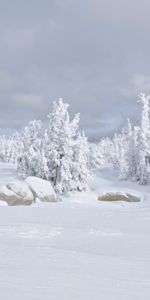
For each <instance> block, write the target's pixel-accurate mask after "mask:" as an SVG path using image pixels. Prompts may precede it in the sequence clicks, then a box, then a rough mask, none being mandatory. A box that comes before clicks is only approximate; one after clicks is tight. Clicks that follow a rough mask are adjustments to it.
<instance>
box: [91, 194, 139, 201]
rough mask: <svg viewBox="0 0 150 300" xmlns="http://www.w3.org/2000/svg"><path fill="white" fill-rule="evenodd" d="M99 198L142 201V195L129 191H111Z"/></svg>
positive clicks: (100, 199)
mask: <svg viewBox="0 0 150 300" xmlns="http://www.w3.org/2000/svg"><path fill="white" fill-rule="evenodd" d="M97 200H99V201H107V202H109V201H126V202H140V201H141V199H140V197H137V196H136V195H132V194H129V193H120V192H116V193H114V192H109V193H106V194H104V195H101V196H98V198H97Z"/></svg>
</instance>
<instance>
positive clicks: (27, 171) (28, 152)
mask: <svg viewBox="0 0 150 300" xmlns="http://www.w3.org/2000/svg"><path fill="white" fill-rule="evenodd" d="M21 145H22V150H21V153H20V155H19V157H18V161H17V170H18V173H19V174H20V175H22V176H29V175H33V176H37V173H38V170H39V164H40V160H39V155H38V153H39V151H41V147H42V122H41V121H39V120H34V121H31V122H29V124H28V126H26V127H25V129H24V131H23V133H22V135H21Z"/></svg>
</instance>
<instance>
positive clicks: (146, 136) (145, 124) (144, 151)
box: [137, 94, 150, 184]
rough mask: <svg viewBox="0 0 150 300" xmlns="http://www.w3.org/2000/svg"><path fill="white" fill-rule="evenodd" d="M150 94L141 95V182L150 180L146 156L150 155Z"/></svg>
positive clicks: (139, 172)
mask: <svg viewBox="0 0 150 300" xmlns="http://www.w3.org/2000/svg"><path fill="white" fill-rule="evenodd" d="M149 99H150V97H149V96H146V95H145V94H140V95H139V102H140V103H141V105H142V111H141V124H140V131H139V146H138V157H137V160H138V164H137V179H138V180H139V182H140V184H146V183H147V182H148V171H147V166H146V160H145V159H146V156H147V155H150V148H149V141H150V119H149Z"/></svg>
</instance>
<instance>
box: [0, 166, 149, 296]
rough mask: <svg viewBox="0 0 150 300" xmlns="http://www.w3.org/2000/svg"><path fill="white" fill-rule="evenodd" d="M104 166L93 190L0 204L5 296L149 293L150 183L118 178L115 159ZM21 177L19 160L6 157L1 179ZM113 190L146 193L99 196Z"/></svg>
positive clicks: (0, 283) (0, 286)
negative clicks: (133, 197) (117, 198)
mask: <svg viewBox="0 0 150 300" xmlns="http://www.w3.org/2000/svg"><path fill="white" fill-rule="evenodd" d="M100 172H101V176H99V174H98V176H95V177H93V178H92V179H91V180H90V183H89V185H90V190H91V191H90V192H83V193H75V194H73V195H72V196H70V197H69V196H68V197H62V201H61V202H57V203H42V202H38V203H36V204H34V205H32V206H14V207H5V206H4V207H3V206H1V207H0V249H1V251H0V298H1V299H3V300H10V299H15V300H20V299H22V300H26V299H30V300H32V299H39V300H46V299H52V300H55V299H56V300H59V299H61V300H70V299H71V300H83V299H86V300H91V299H94V300H99V299H105V300H106V299H107V300H109V299H115V300H120V299H124V300H133V299H137V300H141V299H143V300H148V299H149V294H150V238H149V236H150V235H149V228H150V200H149V194H150V186H147V187H145V186H140V185H138V184H137V183H131V182H127V181H126V182H125V181H124V182H119V181H118V180H117V179H116V174H115V171H113V170H112V169H111V168H110V166H106V167H102V169H101V171H100ZM16 177H17V174H16V171H15V168H14V166H13V165H11V164H7V163H1V165H0V183H1V184H4V183H7V182H8V181H10V180H14V178H16ZM108 190H111V191H118V190H119V191H125V192H130V193H132V194H138V195H140V197H141V198H142V200H141V202H140V203H125V202H113V203H105V202H100V201H97V196H98V195H99V194H100V193H101V192H102V191H108Z"/></svg>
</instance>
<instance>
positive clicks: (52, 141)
mask: <svg viewBox="0 0 150 300" xmlns="http://www.w3.org/2000/svg"><path fill="white" fill-rule="evenodd" d="M68 108H69V105H68V104H66V103H63V101H62V99H60V100H59V101H58V102H54V104H53V109H52V112H51V113H50V114H49V115H48V119H49V125H48V129H47V131H46V133H45V140H46V158H47V161H48V169H49V180H50V181H51V182H53V185H54V186H55V189H56V191H58V192H59V193H63V192H67V191H71V190H74V186H75V179H73V175H72V173H73V156H74V151H75V148H76V146H77V145H76V144H75V141H77V140H78V139H77V137H78V124H79V120H80V116H79V114H76V115H75V117H74V118H73V120H72V121H70V116H69V113H68ZM78 172H79V171H78ZM80 175H81V176H82V174H78V176H80ZM76 189H78V187H77V184H76Z"/></svg>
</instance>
